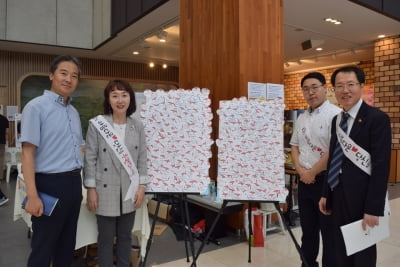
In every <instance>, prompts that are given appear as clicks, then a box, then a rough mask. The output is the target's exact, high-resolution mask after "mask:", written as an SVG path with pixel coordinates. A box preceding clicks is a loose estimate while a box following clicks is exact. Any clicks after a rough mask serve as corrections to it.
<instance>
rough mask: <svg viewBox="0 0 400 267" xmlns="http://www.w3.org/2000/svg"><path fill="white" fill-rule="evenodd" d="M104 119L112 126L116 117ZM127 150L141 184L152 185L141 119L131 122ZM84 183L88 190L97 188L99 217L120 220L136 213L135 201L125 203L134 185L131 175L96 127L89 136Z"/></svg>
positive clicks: (87, 138)
mask: <svg viewBox="0 0 400 267" xmlns="http://www.w3.org/2000/svg"><path fill="white" fill-rule="evenodd" d="M104 117H105V118H106V119H107V121H108V122H109V123H110V124H111V125H112V116H111V115H104ZM125 146H126V147H127V148H128V150H129V152H130V154H131V157H132V159H133V161H134V163H135V164H136V167H137V169H138V172H139V176H140V178H139V184H147V183H149V177H148V176H147V149H146V139H145V134H144V127H143V124H142V122H141V121H140V120H138V119H137V118H131V117H128V118H127V121H126V129H125ZM83 183H84V185H85V187H86V188H96V191H97V195H98V201H99V203H98V209H97V212H96V214H98V215H102V216H120V215H121V214H126V213H129V212H133V211H134V205H133V203H132V200H131V199H129V200H127V201H123V199H124V198H125V195H126V192H127V191H128V188H129V185H130V179H129V176H128V173H127V172H126V171H125V169H124V167H123V166H122V164H121V163H120V161H119V160H118V158H117V156H115V154H114V152H113V151H112V149H111V148H110V147H109V146H108V145H107V143H106V141H105V140H104V138H103V137H102V136H101V134H100V132H99V131H98V130H97V129H96V127H94V126H93V124H92V123H89V127H88V131H87V135H86V152H85V161H84V169H83ZM121 201H122V205H120V203H121ZM121 206H122V210H121Z"/></svg>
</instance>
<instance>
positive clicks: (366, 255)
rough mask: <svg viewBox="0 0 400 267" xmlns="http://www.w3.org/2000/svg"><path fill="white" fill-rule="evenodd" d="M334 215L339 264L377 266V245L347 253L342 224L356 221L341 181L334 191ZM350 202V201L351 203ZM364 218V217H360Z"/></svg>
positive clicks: (354, 266) (352, 266) (357, 266)
mask: <svg viewBox="0 0 400 267" xmlns="http://www.w3.org/2000/svg"><path fill="white" fill-rule="evenodd" d="M331 197H332V217H333V222H334V224H335V226H334V230H335V244H336V258H337V264H338V265H337V266H340V267H375V266H376V245H373V246H371V247H369V248H367V249H364V250H362V251H360V252H358V253H355V254H353V255H351V256H347V255H346V246H345V244H344V240H343V235H342V232H341V231H340V226H342V225H345V224H348V223H351V222H353V221H354V219H352V217H351V216H350V214H349V211H348V208H347V207H348V206H347V205H348V203H347V200H346V196H345V194H344V191H343V186H342V184H341V183H339V184H338V185H337V186H336V187H335V189H334V190H333V192H332V196H331ZM349 204H350V203H349ZM359 219H362V218H359Z"/></svg>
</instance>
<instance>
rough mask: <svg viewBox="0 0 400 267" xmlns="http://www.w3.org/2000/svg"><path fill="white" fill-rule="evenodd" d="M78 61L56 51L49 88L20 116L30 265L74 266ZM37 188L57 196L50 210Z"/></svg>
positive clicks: (78, 159)
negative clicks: (73, 101)
mask: <svg viewBox="0 0 400 267" xmlns="http://www.w3.org/2000/svg"><path fill="white" fill-rule="evenodd" d="M80 73H81V67H80V62H79V61H78V59H76V58H74V57H71V56H58V57H57V58H55V59H54V60H53V62H52V64H51V66H50V74H49V78H50V81H51V89H50V90H45V91H44V93H43V95H41V96H39V97H36V98H34V99H32V100H31V101H29V102H28V103H27V104H26V106H25V108H24V110H23V112H22V120H21V123H22V124H21V138H20V142H21V144H22V155H21V156H22V170H23V175H24V179H25V185H26V194H27V198H28V200H27V203H26V205H25V210H26V211H27V212H28V213H29V214H31V215H32V230H33V236H32V241H31V247H32V251H31V254H30V256H29V260H28V267H37V266H41V267H42V266H43V267H46V266H50V265H51V264H52V265H51V266H53V267H70V266H71V264H72V257H73V254H72V253H73V251H74V248H75V241H76V228H77V221H78V217H79V210H80V206H81V201H82V184H81V175H80V170H81V168H82V165H83V164H82V156H81V152H80V148H81V145H82V144H83V138H82V128H81V122H80V118H79V114H78V112H77V110H76V109H75V108H74V107H73V106H72V105H71V97H70V95H71V94H72V93H73V92H74V91H75V89H76V87H77V85H78V79H79V76H80ZM38 192H43V193H47V194H49V195H52V196H54V197H57V198H59V201H58V204H57V206H56V208H55V209H54V211H53V213H52V214H51V216H45V215H43V210H44V208H43V202H42V200H41V199H40V198H39V196H38Z"/></svg>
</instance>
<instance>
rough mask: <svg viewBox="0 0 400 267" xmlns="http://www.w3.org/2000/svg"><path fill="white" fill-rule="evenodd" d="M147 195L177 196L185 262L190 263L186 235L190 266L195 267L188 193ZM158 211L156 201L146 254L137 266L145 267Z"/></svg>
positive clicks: (158, 205) (158, 204) (158, 206)
mask: <svg viewBox="0 0 400 267" xmlns="http://www.w3.org/2000/svg"><path fill="white" fill-rule="evenodd" d="M149 194H154V195H155V196H157V195H160V194H166V195H179V200H180V201H179V204H180V208H181V209H180V210H181V218H182V231H183V232H184V233H185V238H184V241H185V252H186V261H187V262H190V260H189V251H188V246H187V240H186V237H187V236H186V234H188V236H189V245H190V250H191V253H192V257H193V263H192V266H196V258H195V257H194V255H195V250H194V240H193V235H192V231H191V229H190V216H189V208H188V201H187V195H188V193H154V192H149ZM182 206H183V207H182ZM183 208H184V209H183ZM159 209H160V201H158V200H157V206H156V210H155V212H154V217H153V222H152V224H151V229H150V236H149V240H148V241H147V245H146V254H145V257H144V259H142V261H141V262H140V264H139V266H140V267H145V266H146V260H147V255H148V253H149V251H150V248H151V244H152V242H153V236H154V229H155V227H156V222H157V217H158V211H159ZM186 226H188V227H189V229H185V228H186ZM207 239H208V238H207ZM193 264H194V265H193Z"/></svg>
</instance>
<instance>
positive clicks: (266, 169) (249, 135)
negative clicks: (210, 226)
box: [217, 97, 287, 201]
mask: <svg viewBox="0 0 400 267" xmlns="http://www.w3.org/2000/svg"><path fill="white" fill-rule="evenodd" d="M283 111H284V104H283V100H282V98H277V99H274V100H268V101H261V100H247V99H246V98H244V97H242V98H240V99H233V100H231V101H221V102H220V107H219V110H218V111H217V114H218V116H219V139H218V140H217V146H218V198H220V199H229V200H259V201H262V200H265V201H283V200H284V199H285V198H286V195H287V190H286V188H285V179H284V173H285V169H284V161H285V158H284V152H283Z"/></svg>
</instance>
